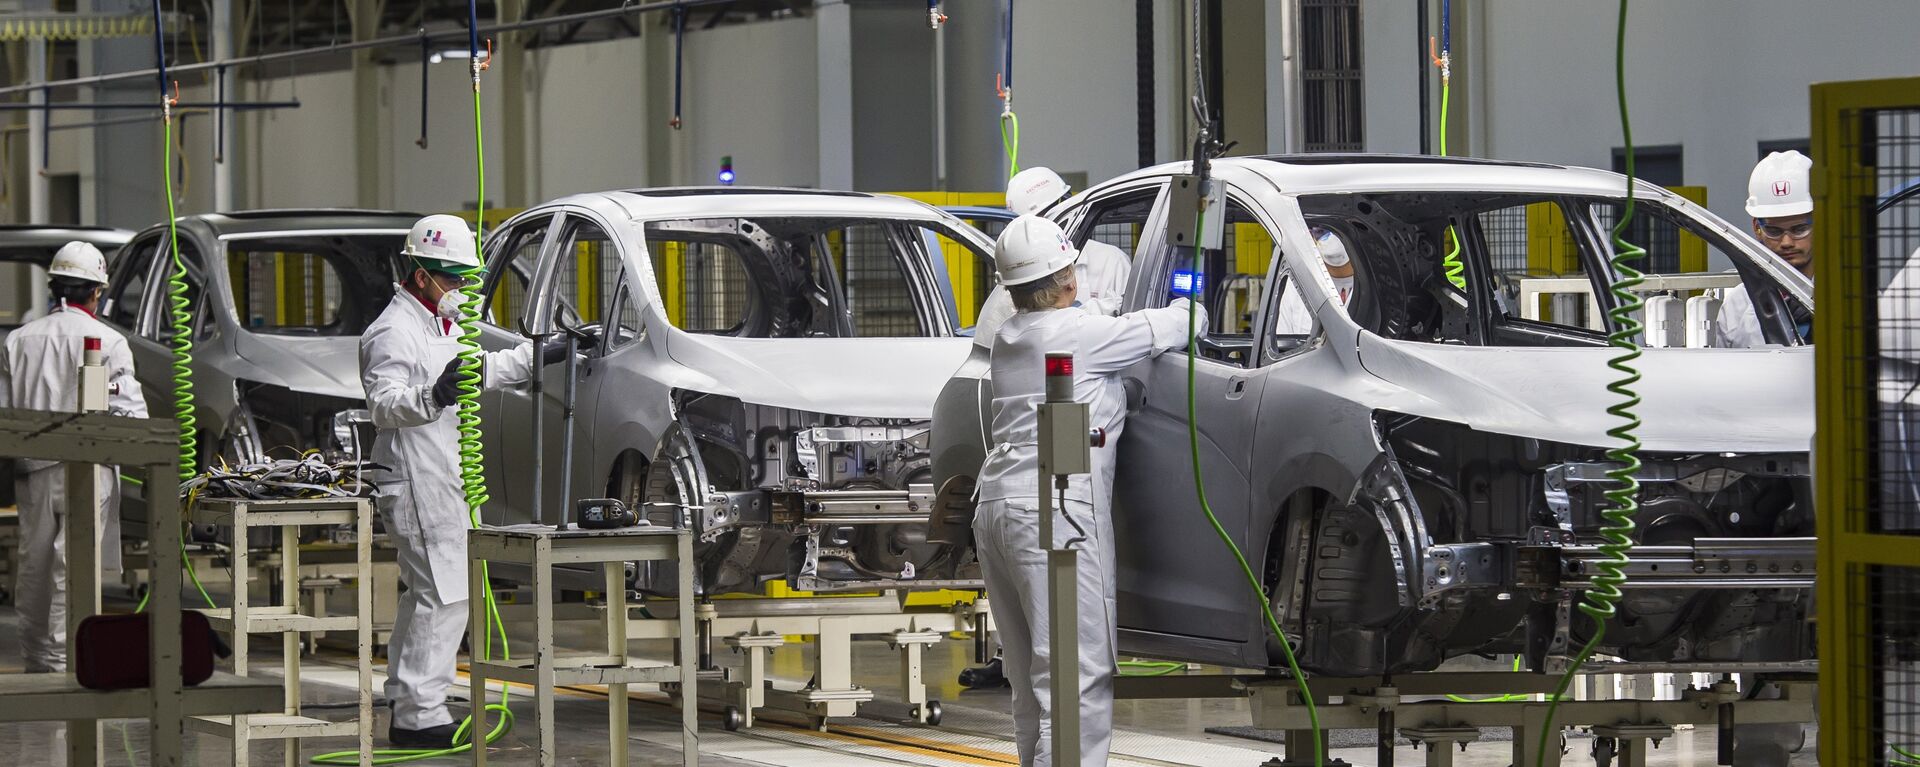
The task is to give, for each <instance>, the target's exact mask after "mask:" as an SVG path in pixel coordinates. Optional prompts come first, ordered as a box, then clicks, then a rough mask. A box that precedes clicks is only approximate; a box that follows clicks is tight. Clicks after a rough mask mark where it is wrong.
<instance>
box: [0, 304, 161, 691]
mask: <svg viewBox="0 0 1920 767" xmlns="http://www.w3.org/2000/svg"><path fill="white" fill-rule="evenodd" d="M89 336H91V337H94V338H98V339H100V348H101V351H103V352H105V355H104V357H105V359H106V364H107V369H108V384H109V386H110V387H117V388H110V389H109V391H110V392H112V393H110V394H109V395H108V397H107V411H108V412H110V413H113V414H115V415H125V416H132V417H135V418H145V417H147V401H146V399H145V398H144V397H143V396H142V395H141V393H140V382H139V381H138V380H137V379H135V378H134V377H133V355H132V353H130V352H129V351H128V350H127V339H126V338H124V337H122V336H121V335H120V332H119V331H117V330H114V329H113V328H112V327H109V326H108V325H107V324H106V323H104V322H101V321H99V320H97V319H94V318H93V315H90V314H88V313H87V312H86V310H84V309H79V308H75V307H70V306H61V307H59V308H57V309H55V310H53V311H51V312H49V313H47V314H46V315H45V316H42V317H41V318H39V319H37V320H34V321H32V322H29V323H27V324H26V325H23V326H21V327H20V329H19V330H15V331H13V333H11V334H9V335H8V336H7V345H6V353H5V354H0V407H16V408H26V409H30V410H47V411H55V412H62V413H71V412H74V411H76V410H78V409H79V407H80V363H81V360H82V355H83V354H84V353H85V350H86V340H85V339H86V338H88V337H89ZM19 470H20V471H21V472H23V476H20V477H17V478H15V485H14V487H15V496H16V497H17V498H19V501H20V550H19V559H18V562H19V567H20V569H19V572H17V573H16V574H15V576H14V599H15V602H16V603H17V604H18V605H19V609H20V649H21V653H22V655H23V656H24V659H25V665H26V670H27V671H29V672H59V671H65V670H66V668H67V542H66V537H67V536H66V518H67V471H66V468H65V465H64V464H60V463H55V462H53V461H21V462H20V464H19ZM117 475H118V470H117V469H116V468H115V467H112V466H96V467H94V488H93V490H94V498H95V499H96V501H97V504H98V507H99V518H100V521H99V526H98V527H97V528H95V529H97V530H98V531H99V532H100V541H101V546H100V570H101V572H102V573H113V572H118V571H119V570H120V511H119V509H120V499H119V489H120V483H119V482H118V481H117Z"/></svg>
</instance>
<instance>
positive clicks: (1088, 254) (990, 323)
mask: <svg viewBox="0 0 1920 767" xmlns="http://www.w3.org/2000/svg"><path fill="white" fill-rule="evenodd" d="M1132 274H1133V263H1132V262H1131V261H1128V260H1127V253H1126V251H1123V250H1121V249H1119V248H1116V247H1114V246H1112V245H1108V244H1106V243H1104V242H1100V241H1099V240H1088V241H1087V244H1086V245H1084V246H1082V247H1081V248H1080V260H1078V261H1075V262H1073V281H1074V284H1075V286H1076V287H1075V292H1076V299H1077V300H1075V301H1074V305H1075V306H1078V307H1080V309H1081V310H1082V311H1085V312H1087V313H1089V314H1100V315H1105V316H1108V317H1112V316H1115V315H1118V314H1119V313H1120V308H1121V307H1122V306H1125V305H1126V302H1127V279H1128V278H1129V277H1130V276H1132ZM1012 316H1013V298H1012V297H1011V296H1008V295H1007V289H1006V287H1004V286H999V285H996V286H994V288H993V292H991V293H988V294H987V300H986V303H983V304H981V305H980V314H979V316H978V318H977V319H975V320H974V322H973V342H974V343H976V344H979V345H981V346H992V345H993V336H994V331H996V330H998V329H999V328H1000V323H1003V322H1006V321H1007V318H1008V317H1012Z"/></svg>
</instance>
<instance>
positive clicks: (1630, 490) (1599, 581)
mask: <svg viewBox="0 0 1920 767" xmlns="http://www.w3.org/2000/svg"><path fill="white" fill-rule="evenodd" d="M1614 87H1615V90H1616V91H1617V92H1618V96H1619V102H1620V133H1621V137H1622V139H1623V141H1624V143H1625V146H1626V156H1627V163H1626V166H1627V201H1626V205H1625V206H1624V208H1623V209H1622V210H1621V212H1620V220H1619V221H1618V222H1616V223H1614V225H1613V232H1612V234H1613V260H1612V263H1613V269H1614V278H1613V284H1612V285H1610V286H1608V291H1609V292H1610V293H1612V294H1613V298H1614V307H1613V308H1612V309H1609V310H1608V311H1607V316H1608V317H1609V318H1611V319H1612V320H1613V328H1614V329H1613V331H1612V332H1610V333H1608V334H1607V345H1608V346H1611V347H1613V348H1615V349H1618V350H1619V353H1618V354H1616V355H1614V356H1612V357H1610V358H1608V359H1607V367H1610V368H1613V370H1614V371H1615V372H1617V373H1619V376H1618V377H1616V378H1614V379H1613V380H1612V381H1610V382H1608V383H1607V391H1608V392H1611V393H1612V394H1615V395H1617V396H1618V397H1619V398H1620V399H1619V401H1618V402H1615V403H1614V404H1613V405H1610V406H1608V407H1607V414H1608V415H1611V416H1614V417H1615V418H1618V419H1620V425H1618V426H1615V427H1613V428H1611V429H1608V430H1607V436H1609V437H1612V438H1613V439H1615V440H1617V441H1618V442H1617V444H1616V446H1615V447H1613V448H1612V449H1609V450H1608V451H1607V461H1608V463H1609V464H1611V465H1612V467H1613V468H1611V469H1608V470H1607V478H1608V479H1609V480H1612V488H1611V489H1609V490H1607V492H1606V496H1607V509H1606V510H1605V511H1602V512H1600V516H1601V518H1602V519H1605V520H1606V522H1607V524H1606V525H1604V526H1602V527H1601V528H1600V537H1601V538H1602V539H1603V540H1602V542H1601V544H1600V545H1599V546H1598V548H1599V550H1600V553H1602V554H1604V555H1605V558H1604V559H1601V560H1599V561H1598V562H1596V563H1594V569H1595V570H1597V572H1595V573H1594V575H1593V585H1592V586H1591V587H1589V588H1588V589H1587V591H1586V598H1585V600H1584V601H1582V602H1581V603H1580V612H1582V613H1585V614H1586V615H1587V617H1589V618H1592V619H1593V623H1594V628H1593V636H1592V637H1589V638H1588V639H1587V643H1586V644H1585V645H1584V646H1582V647H1581V648H1580V652H1579V653H1577V654H1575V655H1574V658H1573V663H1572V664H1571V665H1569V666H1567V671H1566V673H1565V674H1562V675H1561V676H1560V684H1559V686H1558V687H1557V688H1556V689H1555V691H1554V696H1553V698H1552V700H1550V701H1549V702H1548V703H1547V720H1546V723H1545V725H1543V726H1542V727H1541V728H1540V747H1539V749H1538V754H1537V758H1538V759H1539V762H1538V763H1540V764H1545V763H1546V756H1547V741H1548V739H1549V737H1550V736H1552V735H1553V734H1554V729H1553V715H1554V711H1555V709H1557V708H1559V705H1560V698H1561V697H1562V696H1564V695H1566V692H1567V688H1568V687H1569V686H1571V685H1572V684H1573V678H1574V676H1575V675H1576V674H1578V673H1579V672H1580V667H1581V666H1582V665H1585V664H1586V662H1587V659H1588V658H1590V657H1592V656H1593V652H1594V650H1595V648H1598V647H1599V646H1600V642H1601V640H1602V639H1603V638H1605V637H1606V635H1607V621H1608V620H1609V619H1611V618H1612V617H1613V616H1614V603H1616V602H1618V601H1620V597H1621V591H1620V587H1621V585H1622V584H1624V583H1626V582H1627V574H1626V566H1627V564H1628V563H1629V561H1630V560H1629V555H1630V554H1631V553H1632V551H1633V531H1634V523H1633V518H1634V515H1635V514H1637V513H1639V511H1640V500H1639V497H1640V480H1639V479H1638V478H1637V477H1636V476H1635V475H1637V474H1638V473H1639V472H1640V457H1639V455H1638V453H1639V451H1640V440H1639V437H1638V434H1639V431H1640V418H1639V416H1638V414H1636V413H1635V409H1636V408H1638V407H1639V406H1640V395H1639V393H1638V392H1636V391H1634V388H1633V387H1634V384H1637V383H1639V381H1640V371H1639V369H1638V368H1635V367H1634V365H1633V363H1634V361H1635V360H1637V359H1639V358H1640V342H1639V339H1638V336H1639V335H1640V331H1641V329H1642V326H1641V323H1640V320H1639V319H1637V318H1636V317H1635V315H1636V314H1638V313H1639V312H1640V310H1641V308H1642V302H1641V300H1640V297H1639V295H1638V294H1636V293H1634V292H1633V290H1632V289H1633V288H1634V287H1636V286H1638V285H1639V284H1640V283H1641V281H1642V280H1643V278H1644V275H1642V274H1641V273H1640V270H1638V269H1636V268H1634V266H1633V263H1632V262H1633V261H1635V260H1638V259H1640V258H1643V257H1645V256H1646V254H1647V251H1646V250H1645V249H1643V248H1640V247H1638V246H1635V245H1634V244H1633V243H1630V242H1627V239H1626V237H1625V236H1624V233H1625V232H1626V231H1627V225H1628V223H1629V222H1631V221H1632V220H1633V205H1634V187H1633V121H1632V119H1631V118H1630V117H1629V116H1628V113H1627V0H1620V21H1619V31H1618V32H1617V33H1616V35H1615V38H1614Z"/></svg>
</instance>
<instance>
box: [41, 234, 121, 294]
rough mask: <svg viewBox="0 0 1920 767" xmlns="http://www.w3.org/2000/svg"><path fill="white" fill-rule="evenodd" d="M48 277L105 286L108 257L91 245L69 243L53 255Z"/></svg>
mask: <svg viewBox="0 0 1920 767" xmlns="http://www.w3.org/2000/svg"><path fill="white" fill-rule="evenodd" d="M47 276H48V277H65V278H68V279H73V280H85V281H87V282H93V283H98V284H101V285H105V284H107V257H106V256H103V255H100V249H99V248H96V247H94V246H93V245H92V244H91V243H85V242H77V241H76V242H69V243H67V244H65V245H62V246H60V250H59V251H58V252H56V253H54V254H53V263H51V264H48V265H47Z"/></svg>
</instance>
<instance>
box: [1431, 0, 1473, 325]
mask: <svg viewBox="0 0 1920 767" xmlns="http://www.w3.org/2000/svg"><path fill="white" fill-rule="evenodd" d="M1427 55H1428V56H1429V57H1431V58H1432V59H1433V65H1434V66H1435V67H1438V68H1439V69H1440V156H1441V157H1445V156H1447V112H1448V108H1449V107H1450V106H1451V105H1452V101H1453V2H1452V0H1440V51H1439V53H1435V52H1434V51H1433V38H1431V37H1429V38H1427ZM1441 263H1442V264H1443V265H1444V266H1445V267H1446V272H1447V282H1450V283H1452V284H1453V287H1454V289H1456V290H1466V289H1467V277H1466V273H1467V265H1466V264H1465V263H1462V262H1461V261H1460V232H1459V230H1457V229H1455V228H1454V227H1451V226H1449V227H1447V255H1446V258H1445V259H1444V260H1442V262H1441Z"/></svg>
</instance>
